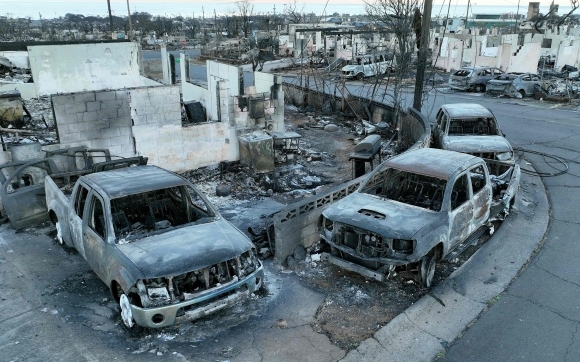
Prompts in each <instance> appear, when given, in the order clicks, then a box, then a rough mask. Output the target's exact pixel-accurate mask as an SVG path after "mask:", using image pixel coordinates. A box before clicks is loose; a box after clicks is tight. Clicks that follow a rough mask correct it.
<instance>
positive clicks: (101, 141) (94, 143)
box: [90, 138, 111, 148]
mask: <svg viewBox="0 0 580 362" xmlns="http://www.w3.org/2000/svg"><path fill="white" fill-rule="evenodd" d="M90 142H91V147H93V148H109V147H110V146H111V139H110V138H97V139H92V140H91V141H90Z"/></svg>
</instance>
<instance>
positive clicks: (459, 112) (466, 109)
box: [441, 103, 493, 118]
mask: <svg viewBox="0 0 580 362" xmlns="http://www.w3.org/2000/svg"><path fill="white" fill-rule="evenodd" d="M441 108H442V109H445V110H446V111H447V113H448V114H449V117H451V118H465V117H493V113H491V111H490V110H489V109H487V108H485V107H484V106H482V105H481V104H476V103H452V104H444V105H442V106H441Z"/></svg>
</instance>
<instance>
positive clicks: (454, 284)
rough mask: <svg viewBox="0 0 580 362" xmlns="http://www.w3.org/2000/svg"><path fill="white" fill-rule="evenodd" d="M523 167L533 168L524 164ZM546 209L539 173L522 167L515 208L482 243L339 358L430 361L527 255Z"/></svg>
mask: <svg viewBox="0 0 580 362" xmlns="http://www.w3.org/2000/svg"><path fill="white" fill-rule="evenodd" d="M524 162H525V161H524ZM522 166H524V165H522ZM522 171H532V172H533V171H534V170H533V168H532V167H531V166H529V165H527V164H526V165H525V167H522ZM549 211H550V207H549V203H548V197H547V193H546V188H545V187H544V184H543V183H542V180H541V179H540V177H539V176H537V175H535V174H534V175H531V174H528V173H525V172H522V178H521V182H520V191H519V192H518V195H517V197H516V203H515V206H514V210H513V211H512V213H511V214H510V215H509V216H508V217H507V218H506V219H505V220H504V222H503V224H502V225H501V227H499V228H498V230H496V232H495V233H494V234H493V235H492V237H491V238H490V239H489V240H488V241H487V243H485V245H483V246H482V247H481V248H480V249H479V250H478V251H477V252H476V253H475V254H474V255H473V256H472V257H471V258H470V259H469V260H468V261H467V262H466V263H465V264H463V265H462V266H461V267H460V268H459V269H457V270H456V271H455V272H453V274H451V275H450V276H449V277H448V278H447V279H446V280H445V281H444V282H442V283H441V284H439V285H438V286H436V287H435V288H433V290H431V291H430V293H429V294H427V295H425V296H424V297H423V298H421V299H420V300H419V301H418V302H417V303H415V304H413V305H412V306H410V307H409V308H407V309H406V310H405V311H404V312H403V313H401V314H400V315H398V316H397V317H395V318H394V319H393V320H391V321H390V322H389V323H388V324H387V325H386V326H384V327H383V328H381V329H380V330H378V331H377V332H376V333H375V334H374V336H373V337H371V338H369V339H367V340H365V341H363V342H361V344H360V345H359V346H358V347H357V348H356V349H353V350H351V351H350V352H348V354H347V355H346V356H345V357H344V358H343V359H341V361H378V360H381V361H396V362H404V361H432V360H433V359H434V358H435V357H437V356H438V355H439V356H442V355H444V354H445V348H446V347H447V346H448V345H449V344H451V343H453V341H454V340H455V339H456V338H457V337H459V336H460V335H461V334H462V333H463V331H464V330H465V329H466V328H467V327H469V326H470V325H471V324H473V323H474V322H475V321H476V320H477V319H478V318H479V316H480V315H481V313H482V312H484V311H485V310H486V309H487V308H488V307H489V306H491V305H493V304H494V303H495V302H496V301H498V300H499V299H500V298H501V293H502V292H503V291H504V290H505V289H506V288H507V287H508V286H509V285H510V283H511V281H512V280H513V279H514V278H515V277H516V276H517V275H518V273H519V272H520V270H521V269H522V267H524V266H525V265H526V264H527V262H528V261H529V260H530V258H531V256H532V255H533V254H534V251H535V250H536V249H537V247H538V245H539V244H541V242H542V240H543V238H544V234H545V233H546V230H547V228H548V224H549Z"/></svg>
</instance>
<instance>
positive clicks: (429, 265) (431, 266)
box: [419, 253, 437, 288]
mask: <svg viewBox="0 0 580 362" xmlns="http://www.w3.org/2000/svg"><path fill="white" fill-rule="evenodd" d="M436 267H437V257H436V256H435V253H429V254H428V255H425V256H424V257H423V258H421V262H420V265H419V273H420V276H421V284H422V285H423V286H424V287H426V288H431V286H433V279H434V277H435V268H436Z"/></svg>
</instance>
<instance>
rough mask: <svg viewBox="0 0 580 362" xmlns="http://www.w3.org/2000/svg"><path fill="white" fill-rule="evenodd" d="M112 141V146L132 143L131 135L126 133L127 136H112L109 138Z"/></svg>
mask: <svg viewBox="0 0 580 362" xmlns="http://www.w3.org/2000/svg"><path fill="white" fill-rule="evenodd" d="M109 139H110V142H111V146H122V145H127V144H131V143H132V141H131V136H129V135H126V136H117V137H111V138H109Z"/></svg>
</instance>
